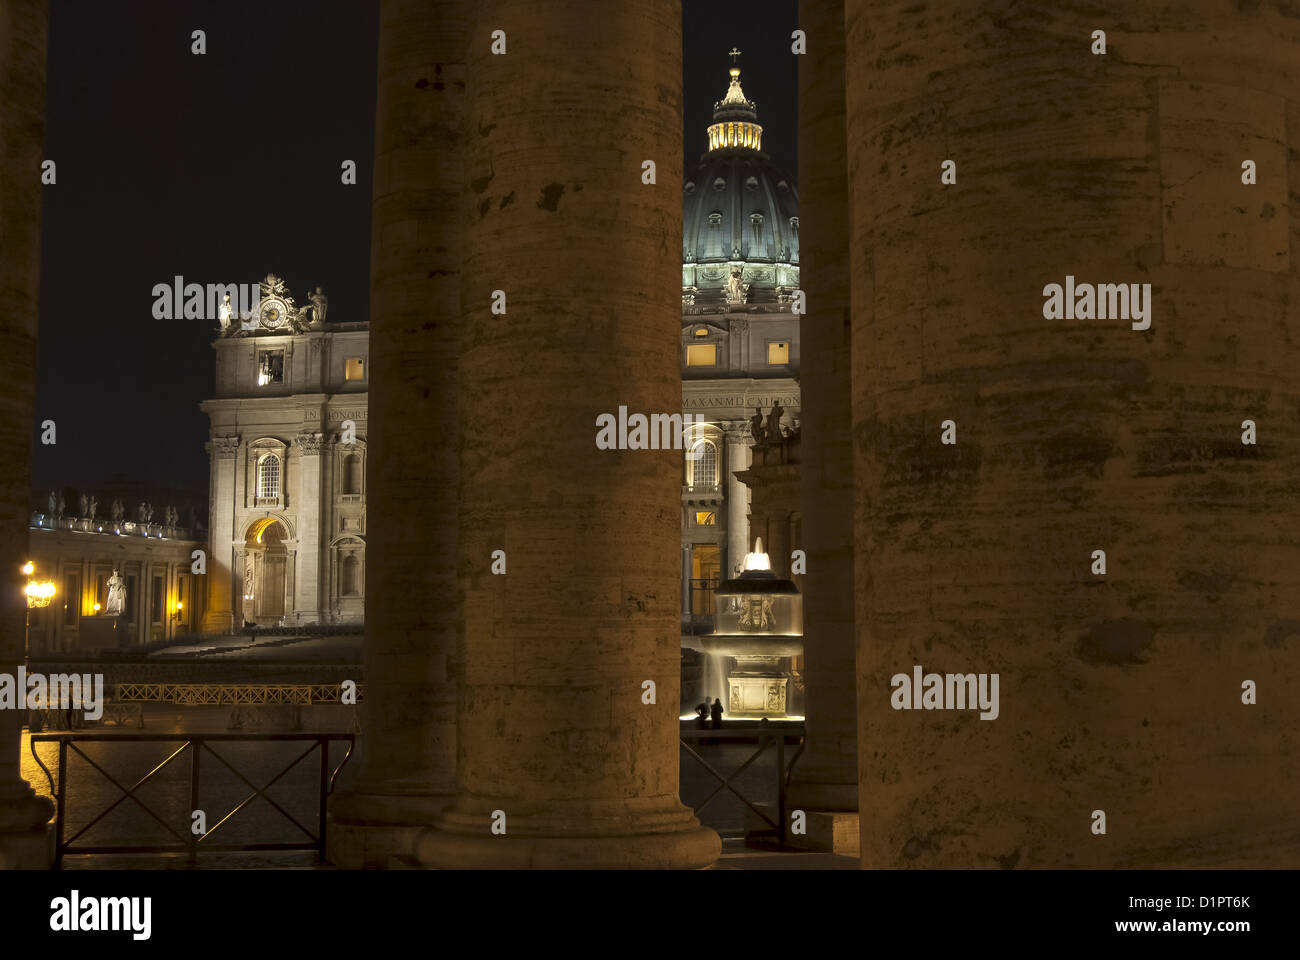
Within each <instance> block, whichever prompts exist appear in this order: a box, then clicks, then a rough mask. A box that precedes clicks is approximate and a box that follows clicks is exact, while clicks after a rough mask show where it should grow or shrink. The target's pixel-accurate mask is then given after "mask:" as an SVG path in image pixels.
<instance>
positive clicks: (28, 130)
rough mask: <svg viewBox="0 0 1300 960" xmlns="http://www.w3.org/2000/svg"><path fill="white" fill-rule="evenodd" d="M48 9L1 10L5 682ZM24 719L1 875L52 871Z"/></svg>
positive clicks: (13, 747) (4, 740) (35, 271)
mask: <svg viewBox="0 0 1300 960" xmlns="http://www.w3.org/2000/svg"><path fill="white" fill-rule="evenodd" d="M47 27H48V12H47V9H46V4H45V2H44V0H0V238H3V239H0V247H3V256H0V365H2V366H3V369H0V373H2V374H3V376H0V445H2V446H3V447H4V449H5V451H6V456H5V457H4V466H3V469H0V584H2V585H3V589H0V673H7V674H10V675H11V676H12V675H14V674H15V672H16V670H17V668H18V665H19V664H20V663H22V661H23V641H24V631H25V629H26V618H27V609H26V599H25V595H24V593H23V588H24V587H25V586H26V578H25V577H23V576H22V574H21V573H20V572H19V568H20V567H21V566H22V565H23V563H24V562H25V561H26V559H27V549H28V547H27V536H28V534H27V501H28V496H29V491H30V489H31V472H30V460H29V453H28V451H29V450H30V449H31V431H32V425H33V422H34V421H33V419H32V407H33V398H34V394H35V376H36V369H35V368H36V364H35V360H36V317H37V306H36V297H37V290H38V287H39V284H40V274H41V269H40V263H41V261H40V256H41V190H42V189H43V188H42V186H41V160H42V155H41V154H42V150H43V147H44V139H45V42H46V30H47ZM21 742H22V726H21V717H20V714H19V712H18V711H17V710H0V869H17V868H34V869H44V868H47V867H49V865H50V863H51V859H52V853H53V850H52V847H51V836H52V835H51V833H50V830H49V828H48V827H47V823H48V821H49V819H50V817H51V816H52V815H53V813H54V806H53V804H51V803H50V802H49V800H47V799H45V798H44V797H37V796H36V794H35V793H34V792H33V791H32V788H31V786H30V785H29V784H28V783H27V781H25V780H23V779H22V777H21V776H20V775H19V771H20V767H19V749H20V746H21Z"/></svg>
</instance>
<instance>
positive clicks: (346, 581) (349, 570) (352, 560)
mask: <svg viewBox="0 0 1300 960" xmlns="http://www.w3.org/2000/svg"><path fill="white" fill-rule="evenodd" d="M360 592H361V563H360V562H359V561H358V560H357V558H356V555H355V554H352V553H349V554H348V555H347V556H345V557H344V558H343V566H342V569H340V570H339V593H340V594H341V595H342V596H345V597H355V596H356V595H357V594H359V593H360Z"/></svg>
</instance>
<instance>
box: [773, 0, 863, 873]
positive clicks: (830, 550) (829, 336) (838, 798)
mask: <svg viewBox="0 0 1300 960" xmlns="http://www.w3.org/2000/svg"><path fill="white" fill-rule="evenodd" d="M799 25H800V28H801V29H803V30H804V31H805V32H806V34H807V36H808V41H809V53H808V54H807V55H805V56H801V57H799V135H800V147H799V203H800V214H801V216H800V220H799V259H800V263H799V278H800V285H801V287H802V288H803V290H804V292H805V293H806V294H807V297H808V313H807V314H805V315H804V317H803V319H802V320H801V322H800V324H799V345H800V346H799V349H800V364H801V368H800V369H801V374H802V375H801V377H800V388H801V391H800V395H801V397H802V400H803V407H802V414H803V421H802V433H801V441H800V461H801V476H800V479H801V483H802V487H803V490H802V501H803V510H802V513H803V531H802V533H803V548H804V551H805V553H806V554H807V560H808V573H807V575H806V576H805V577H804V578H803V591H804V615H803V616H804V681H805V683H806V691H805V701H804V702H805V707H804V712H805V716H806V721H805V723H806V725H807V740H806V742H805V745H804V752H803V755H802V756H801V757H800V758H799V761H798V763H796V764H795V768H794V773H793V775H792V777H791V780H790V794H789V803H790V805H791V806H792V807H793V808H805V809H810V810H817V811H827V812H830V811H840V812H847V811H855V810H857V808H858V774H857V760H858V757H857V743H858V737H857V725H858V717H857V684H856V681H855V679H854V677H855V673H854V664H855V660H856V649H855V648H856V644H857V638H856V636H855V635H854V631H853V594H854V589H853V461H852V449H851V443H852V438H851V433H850V431H851V428H852V410H851V408H850V397H849V374H850V363H851V354H850V342H851V338H850V335H849V334H850V329H849V262H848V252H849V251H848V241H849V231H848V219H849V217H848V169H847V166H846V158H845V146H844V4H843V2H842V0H818V2H812V0H804V2H802V3H801V4H800V5H799ZM829 824H830V826H831V831H830V833H831V835H832V837H834V836H838V839H839V843H838V851H839V852H845V853H852V852H854V850H855V849H856V846H857V830H858V824H857V822H856V820H854V819H853V818H851V817H839V818H835V817H831V818H829ZM810 835H812V832H811V831H810ZM825 838H826V834H825V832H824V831H823V833H822V834H821V835H820V836H819V837H818V839H819V840H823V839H825Z"/></svg>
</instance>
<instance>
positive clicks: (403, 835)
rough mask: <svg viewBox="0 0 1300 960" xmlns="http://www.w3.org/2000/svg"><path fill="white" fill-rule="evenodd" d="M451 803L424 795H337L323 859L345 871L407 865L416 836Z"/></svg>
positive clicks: (332, 799) (332, 801) (331, 808)
mask: <svg viewBox="0 0 1300 960" xmlns="http://www.w3.org/2000/svg"><path fill="white" fill-rule="evenodd" d="M454 799H455V797H453V796H437V795H429V794H419V795H412V794H382V793H360V792H356V791H340V792H338V793H336V794H334V796H332V797H330V800H329V812H328V817H327V826H326V834H325V859H326V860H328V861H329V862H330V863H332V864H334V865H335V866H337V867H342V868H344V869H345V870H377V869H388V868H394V867H401V866H403V864H406V865H407V867H406V868H407V869H409V863H410V861H411V860H412V859H413V858H414V856H415V850H416V844H417V841H418V840H419V838H420V835H421V834H423V833H425V832H426V831H428V829H429V828H430V826H431V825H432V824H433V823H435V822H436V821H437V819H438V814H439V813H440V812H441V811H442V810H443V809H444V808H445V807H447V806H449V805H450V804H451V803H452V801H453V800H454Z"/></svg>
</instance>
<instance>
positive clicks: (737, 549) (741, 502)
mask: <svg viewBox="0 0 1300 960" xmlns="http://www.w3.org/2000/svg"><path fill="white" fill-rule="evenodd" d="M724 433H725V435H726V438H727V458H726V461H725V462H724V464H723V469H724V470H725V471H726V473H727V480H726V484H727V486H726V490H727V559H726V566H725V567H724V568H723V571H722V578H723V579H724V580H725V579H727V578H728V577H731V576H733V575H734V574H735V570H736V565H737V564H741V565H742V566H743V564H744V562H745V554H747V553H749V551H750V549H751V548H752V547H753V545H754V543H753V539H752V538H751V537H750V535H749V488H748V487H747V486H745V485H744V484H743V483H741V482H740V480H739V479H737V477H736V473H737V472H739V471H741V470H748V469H749V447H750V445H751V444H752V443H753V439H754V438H753V435H752V434H751V433H750V432H749V423H748V421H744V420H742V421H740V422H739V423H738V424H737V423H731V424H727V425H726V427H725V428H724Z"/></svg>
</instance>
